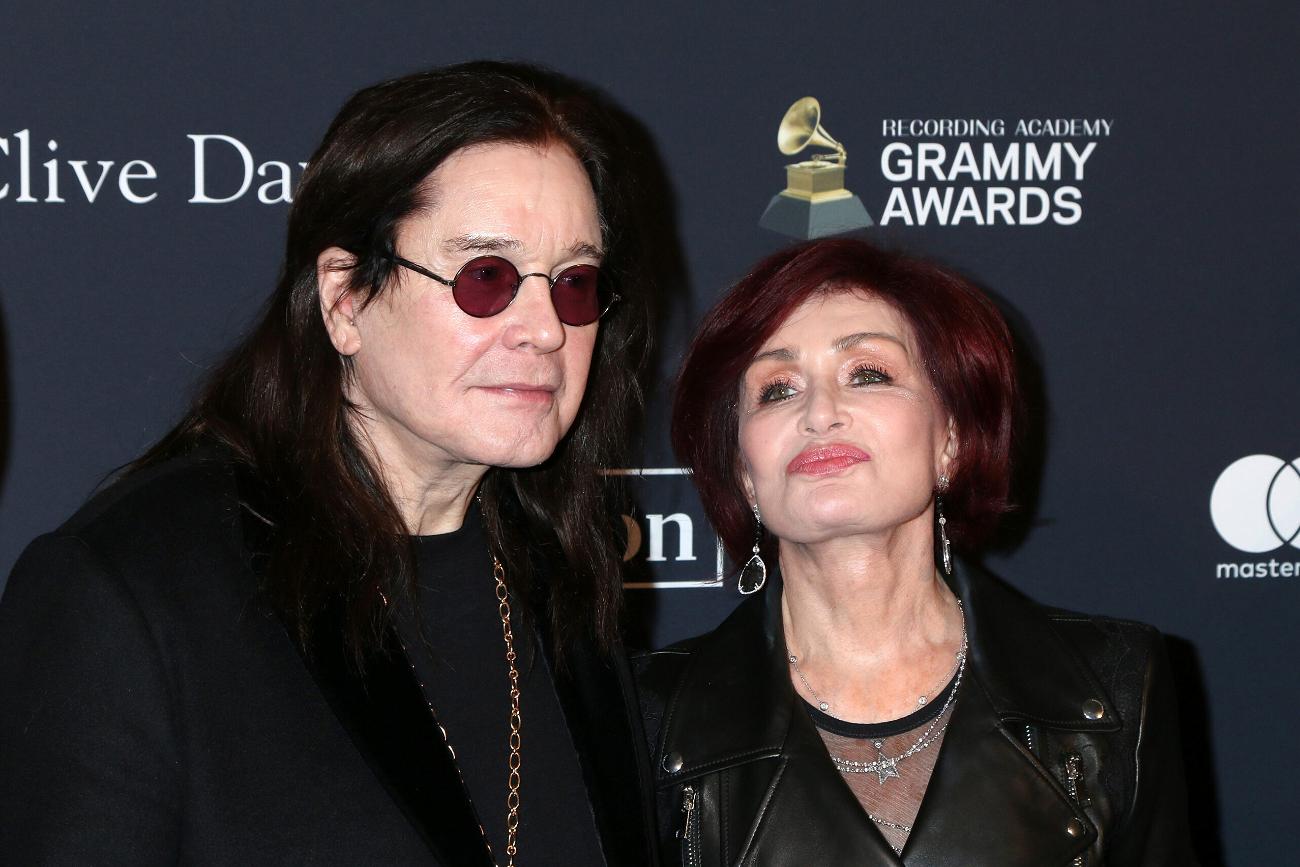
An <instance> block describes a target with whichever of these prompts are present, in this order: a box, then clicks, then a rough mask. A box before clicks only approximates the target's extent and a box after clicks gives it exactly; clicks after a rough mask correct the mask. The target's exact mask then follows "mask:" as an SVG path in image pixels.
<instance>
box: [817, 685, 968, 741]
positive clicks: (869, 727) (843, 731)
mask: <svg viewBox="0 0 1300 867" xmlns="http://www.w3.org/2000/svg"><path fill="white" fill-rule="evenodd" d="M956 685H957V678H956V676H955V675H954V676H953V679H952V680H950V681H948V685H947V686H945V687H944V688H943V689H942V690H941V691H940V692H939V694H938V695H936V696H935V697H934V698H933V699H931V700H930V701H928V702H926V703H925V704H923V705H921V706H920V707H918V708H917V709H916V710H914V711H912V712H911V713H909V714H908V715H907V716H903V717H899V718H898V719H891V720H884V721H883V722H878V723H855V722H849V721H848V720H843V719H840V718H838V717H833V716H831V715H830V714H828V713H826V712H824V711H822V710H821V709H820V708H816V707H813V706H812V705H811V704H809V703H808V702H807V701H805V700H804V699H803V698H800V699H799V701H800V703H801V704H802V705H803V709H804V710H805V711H806V712H807V713H808V716H809V717H811V718H812V721H813V725H815V726H817V728H819V729H821V730H822V731H826V732H831V733H833V734H837V735H840V736H842V737H846V738H858V739H859V740H866V739H868V738H888V737H893V736H894V735H899V734H902V733H903V732H907V731H911V730H912V729H915V728H920V727H921V726H923V725H925V724H926V723H928V722H930V721H931V720H932V719H934V718H935V717H937V716H938V715H939V714H941V713H943V707H944V704H945V703H946V702H947V701H948V697H949V696H950V695H952V690H953V687H955V686H956Z"/></svg>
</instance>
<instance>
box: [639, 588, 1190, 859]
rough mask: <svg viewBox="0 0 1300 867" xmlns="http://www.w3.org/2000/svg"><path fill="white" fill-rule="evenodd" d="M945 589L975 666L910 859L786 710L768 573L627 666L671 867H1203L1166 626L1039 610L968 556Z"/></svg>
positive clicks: (791, 696)
mask: <svg viewBox="0 0 1300 867" xmlns="http://www.w3.org/2000/svg"><path fill="white" fill-rule="evenodd" d="M774 571H775V570H774ZM950 584H951V585H952V588H953V590H954V592H956V594H957V595H958V597H959V598H960V599H961V600H962V602H963V605H964V607H965V613H966V623H967V631H968V637H969V658H968V661H967V672H966V676H965V679H964V680H963V682H962V685H961V691H960V693H959V694H958V697H957V699H956V702H955V705H954V708H953V715H952V719H951V722H950V724H949V727H948V731H947V734H946V735H945V738H944V742H943V744H942V747H941V751H940V755H939V758H938V761H937V764H936V765H935V769H934V773H933V775H932V776H931V778H930V783H929V786H928V788H927V790H926V793H925V797H924V800H923V801H922V804H921V809H920V814H919V815H918V817H917V820H916V822H915V824H914V826H913V831H912V833H911V835H910V837H909V839H908V841H907V845H906V846H905V847H904V849H903V852H902V854H901V856H900V855H898V854H896V853H895V852H894V851H893V849H891V848H890V847H889V845H888V844H887V843H886V842H885V840H884V838H883V837H882V836H881V834H880V833H879V832H878V831H877V829H876V827H875V824H874V823H873V822H872V821H871V820H870V819H869V818H868V817H867V815H866V813H865V811H864V810H863V809H862V807H861V805H860V804H859V803H858V801H857V799H856V798H855V797H854V796H853V793H852V791H851V790H850V789H849V787H848V785H847V784H846V783H845V782H844V780H843V779H842V778H841V776H840V774H839V772H838V771H837V770H835V768H834V766H833V765H832V764H831V762H830V758H829V756H828V755H827V752H826V747H825V745H824V743H823V742H822V740H821V737H820V736H819V735H818V733H817V731H816V729H815V727H814V726H813V724H812V721H811V719H810V718H809V717H808V715H807V713H806V712H805V711H804V710H803V708H802V706H800V705H799V704H798V703H797V696H796V694H795V692H794V689H793V686H792V685H791V682H790V675H789V665H788V663H787V661H786V659H787V654H786V650H785V640H784V635H783V632H782V629H781V616H780V593H781V585H780V578H779V576H772V577H771V578H769V585H768V588H767V589H766V591H765V592H764V594H762V595H761V596H758V597H754V598H751V599H749V600H746V601H745V602H743V603H741V605H740V606H739V607H738V608H737V609H736V611H735V612H734V613H733V614H732V616H731V617H730V618H729V619H728V620H727V621H726V622H724V623H723V624H722V625H721V626H719V627H718V628H717V629H716V630H714V631H713V632H711V633H709V634H707V635H705V636H702V637H700V638H697V639H692V640H690V641H687V642H684V643H682V644H680V645H676V646H673V647H670V648H667V649H665V650H663V651H659V652H656V653H650V654H644V655H641V656H639V657H637V658H636V659H634V669H635V671H636V673H637V677H638V686H639V689H640V698H641V705H642V712H643V714H644V715H645V718H646V733H647V737H648V738H649V739H650V748H651V751H652V756H653V759H654V766H655V767H656V769H657V776H658V783H657V788H658V803H659V812H660V847H661V851H662V853H663V857H664V863H665V864H690V865H692V867H693V865H724V864H726V865H733V864H734V865H765V867H777V865H782V867H785V865H789V867H793V865H804V867H806V865H823V864H825V865H900V864H901V865H926V867H959V865H960V867H995V865H996V867H1030V865H1033V867H1044V865H1061V867H1067V865H1084V867H1099V865H1111V867H1129V865H1133V867H1136V865H1143V867H1164V865H1170V867H1172V865H1178V867H1188V865H1195V864H1196V858H1195V855H1194V854H1193V852H1192V849H1191V842H1190V836H1189V833H1188V828H1187V812H1186V793H1185V789H1184V782H1183V770H1182V764H1181V762H1182V759H1181V749H1180V745H1179V740H1178V723H1177V717H1176V711H1175V702H1174V696H1173V693H1172V688H1171V684H1170V680H1169V673H1168V665H1167V661H1166V659H1165V655H1164V650H1163V642H1162V640H1161V637H1160V635H1159V633H1158V632H1156V630H1154V629H1153V628H1151V627H1149V626H1145V625H1142V624H1138V623H1133V622H1128V621H1120V620H1113V619H1108V618H1101V617H1089V616H1085V615H1079V614H1073V613H1070V612H1065V611H1058V610H1054V609H1048V608H1044V607H1042V606H1039V605H1036V604H1035V603H1033V602H1032V601H1030V600H1028V599H1026V598H1025V597H1023V596H1021V595H1020V594H1019V593H1018V592H1016V591H1015V590H1013V589H1012V588H1010V587H1008V586H1007V585H1005V584H1003V583H1002V582H1000V581H998V580H997V579H995V578H993V577H992V576H990V575H988V574H987V573H984V572H983V571H981V570H978V569H977V568H975V567H972V566H969V565H967V564H964V563H963V564H959V565H958V570H957V573H956V575H955V576H954V577H953V578H951V579H950ZM1099 711H1100V712H1099ZM1067 763H1068V764H1070V765H1071V766H1073V767H1077V768H1078V771H1079V774H1078V777H1079V778H1078V779H1077V780H1071V779H1070V777H1071V774H1069V773H1068V772H1067ZM688 789H689V792H688ZM688 797H690V798H691V800H692V802H693V806H694V809H693V811H692V812H693V814H694V815H693V816H692V823H693V826H692V827H691V828H690V829H687V828H686V827H685V822H686V815H687V814H686V812H685V811H684V809H683V807H684V803H685V802H686V800H687V799H688ZM688 830H689V833H686V832H687V831H688Z"/></svg>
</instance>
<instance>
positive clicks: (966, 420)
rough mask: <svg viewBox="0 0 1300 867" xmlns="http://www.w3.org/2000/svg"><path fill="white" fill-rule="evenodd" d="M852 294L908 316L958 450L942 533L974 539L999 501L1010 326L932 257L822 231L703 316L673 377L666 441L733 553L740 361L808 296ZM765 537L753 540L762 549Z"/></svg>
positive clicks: (738, 554)
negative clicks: (691, 475) (674, 384)
mask: <svg viewBox="0 0 1300 867" xmlns="http://www.w3.org/2000/svg"><path fill="white" fill-rule="evenodd" d="M828 292H861V293H863V294H864V295H867V296H869V297H873V298H879V299H880V300H882V301H885V302H886V303H888V304H890V305H892V306H893V307H894V308H895V309H896V310H897V311H898V312H899V313H901V314H902V315H903V317H904V318H905V319H906V320H907V322H908V323H909V324H910V325H911V328H912V332H913V334H914V335H915V338H916V342H917V345H918V348H919V350H920V353H921V357H922V359H923V361H924V363H925V369H926V371H927V372H928V373H929V378H930V383H931V384H932V385H933V387H934V390H935V392H936V394H937V395H938V398H939V402H940V404H941V405H942V406H943V408H944V409H945V410H946V411H947V413H948V414H949V415H950V416H951V417H952V419H953V422H954V423H955V425H956V429H957V437H958V449H957V457H956V460H955V462H954V464H953V466H952V468H951V470H950V472H949V487H948V491H947V493H946V494H945V495H944V513H945V516H946V517H947V519H948V525H947V527H948V533H949V536H950V537H951V538H952V540H953V543H954V544H955V545H957V546H958V547H964V548H966V549H967V550H974V549H977V548H978V547H979V546H980V545H982V544H983V543H984V542H985V541H987V539H988V538H989V536H990V535H991V534H992V532H993V531H994V530H995V529H996V527H997V524H998V522H999V521H1000V520H1001V518H1002V516H1003V514H1004V513H1006V512H1007V510H1008V509H1009V502H1008V497H1009V492H1010V486H1011V450H1012V442H1013V438H1014V434H1015V428H1016V426H1017V423H1018V419H1019V415H1020V397H1019V394H1018V392H1017V385H1016V372H1015V360H1014V354H1013V349H1012V342H1011V332H1010V330H1009V329H1008V328H1007V324H1006V321H1005V320H1004V319H1003V318H1002V314H1001V313H999V312H998V309H997V308H996V307H995V306H994V305H993V302H992V301H991V300H990V299H989V297H988V296H987V295H985V294H984V293H983V292H981V291H980V290H979V289H978V288H976V287H975V286H974V285H972V284H971V283H970V281H968V280H966V279H964V278H962V277H960V276H958V275H957V274H954V273H952V272H951V271H948V270H946V269H944V268H941V267H939V266H938V265H936V264H934V263H932V262H927V261H925V260H923V259H919V258H915V257H912V256H908V255H905V254H903V253H899V252H892V251H887V250H882V249H880V248H878V247H875V246H873V245H872V244H869V243H867V242H866V241H861V240H853V239H843V238H840V239H827V240H820V241H810V242H808V243H804V244H798V245H795V246H793V247H789V248H787V249H784V250H781V251H780V252H778V253H775V254H773V255H771V256H769V257H768V258H766V259H764V260H763V261H761V262H759V263H758V265H757V266H755V268H754V269H753V270H752V271H751V272H750V273H749V274H748V275H747V276H746V277H744V278H743V279H742V280H741V281H740V282H739V283H737V284H736V285H735V286H733V287H732V288H731V289H730V291H728V292H727V293H726V295H724V296H723V298H722V300H721V301H719V302H718V304H717V306H715V307H714V308H713V309H712V310H711V311H710V312H709V313H708V314H707V315H706V316H705V317H704V321H703V323H702V324H701V326H700V330H699V332H698V334H696V336H695V340H694V342H693V343H692V344H691V348H690V350H689V351H688V352H687V355H686V360H685V361H684V362H683V364H682V369H681V372H680V373H679V374H678V378H677V389H676V396H675V398H674V400H673V413H672V439H673V447H674V448H675V449H676V451H677V455H678V457H679V458H680V459H681V461H682V462H683V463H684V464H685V465H686V466H688V467H690V469H691V470H692V472H693V473H694V476H695V486H696V488H698V490H699V492H700V499H701V500H702V501H703V504H704V510H705V513H706V514H707V515H708V517H709V520H710V521H711V522H712V523H713V526H714V528H715V529H716V530H717V532H718V534H719V536H720V537H721V539H722V542H723V545H725V546H726V548H727V552H728V553H729V554H730V555H731V557H732V560H733V561H734V562H736V563H743V562H744V561H745V560H746V559H747V558H748V556H749V549H750V547H751V546H752V545H753V542H754V518H753V513H752V512H751V511H750V509H749V501H748V499H747V497H746V496H745V493H744V490H743V488H742V487H741V484H740V479H739V478H738V475H737V468H738V467H739V466H740V461H739V455H738V450H739V441H738V423H737V406H738V402H739V397H740V386H741V380H742V378H743V376H744V373H745V370H746V369H747V368H748V367H749V363H750V361H751V360H752V359H753V357H754V356H755V355H757V354H758V351H759V349H760V348H762V346H763V344H764V343H765V342H766V341H767V339H768V338H769V337H771V336H772V334H773V333H775V332H776V330H777V329H778V328H780V326H781V324H782V323H783V322H785V320H786V319H787V318H788V317H789V316H790V314H791V313H793V312H794V311H795V309H796V308H798V307H799V305H800V304H802V303H803V302H804V301H806V300H807V299H808V298H809V297H811V296H813V295H817V294H822V293H828ZM773 545H774V542H773V541H772V540H771V539H766V540H765V541H764V547H766V548H768V549H769V550H767V551H765V552H764V553H766V554H773V555H774V554H775V550H774V549H773Z"/></svg>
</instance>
